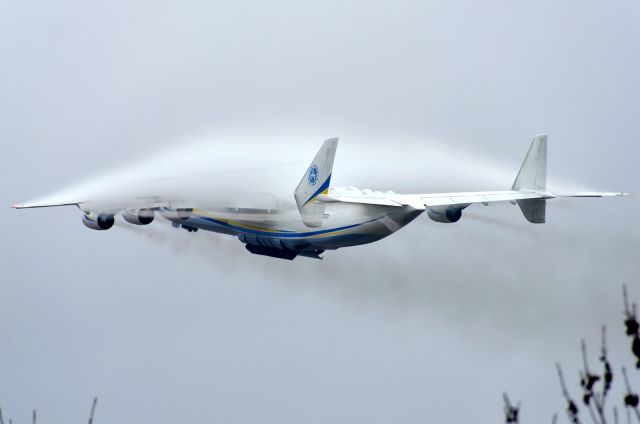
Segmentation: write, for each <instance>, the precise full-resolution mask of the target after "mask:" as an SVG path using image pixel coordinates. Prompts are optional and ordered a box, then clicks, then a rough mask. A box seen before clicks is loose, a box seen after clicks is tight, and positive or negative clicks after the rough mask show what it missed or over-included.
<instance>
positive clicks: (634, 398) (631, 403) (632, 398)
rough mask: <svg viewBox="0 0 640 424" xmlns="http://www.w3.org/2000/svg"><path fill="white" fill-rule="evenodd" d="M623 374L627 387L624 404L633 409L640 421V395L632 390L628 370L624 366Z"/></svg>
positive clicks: (639, 421)
mask: <svg viewBox="0 0 640 424" xmlns="http://www.w3.org/2000/svg"><path fill="white" fill-rule="evenodd" d="M622 376H623V377H624V384H625V386H626V387H627V394H626V395H625V397H624V406H625V407H627V408H629V409H631V410H633V411H634V412H635V414H636V418H638V423H640V411H639V410H638V403H639V399H638V395H637V394H636V393H634V392H632V391H631V384H629V378H628V377H627V370H626V369H625V367H622Z"/></svg>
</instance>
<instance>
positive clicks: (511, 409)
mask: <svg viewBox="0 0 640 424" xmlns="http://www.w3.org/2000/svg"><path fill="white" fill-rule="evenodd" d="M502 398H503V399H504V419H505V423H507V424H518V423H519V422H520V421H518V419H519V418H518V413H519V412H520V405H519V404H518V406H513V404H512V403H511V401H510V400H509V397H508V396H507V394H506V393H503V394H502Z"/></svg>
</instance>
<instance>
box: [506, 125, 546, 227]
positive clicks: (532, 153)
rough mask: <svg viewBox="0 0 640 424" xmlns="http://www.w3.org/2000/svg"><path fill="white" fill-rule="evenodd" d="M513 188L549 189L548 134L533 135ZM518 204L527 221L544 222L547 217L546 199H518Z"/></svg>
mask: <svg viewBox="0 0 640 424" xmlns="http://www.w3.org/2000/svg"><path fill="white" fill-rule="evenodd" d="M512 189H513V190H532V191H546V190H547V136H546V135H538V136H535V137H533V141H532V142H531V147H529V152H527V156H525V158H524V162H523V163H522V166H521V167H520V172H518V176H517V177H516V180H515V181H514V182H513V186H512ZM517 202H518V206H520V210H521V211H522V214H523V215H524V217H525V218H526V219H527V221H529V222H531V223H534V224H543V223H544V222H545V218H546V206H547V201H546V200H545V199H528V200H517Z"/></svg>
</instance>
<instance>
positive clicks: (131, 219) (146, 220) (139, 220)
mask: <svg viewBox="0 0 640 424" xmlns="http://www.w3.org/2000/svg"><path fill="white" fill-rule="evenodd" d="M154 216H155V215H154V212H153V210H151V209H125V210H123V211H122V217H123V218H124V220H125V221H127V222H128V223H130V224H133V225H148V224H151V223H152V222H153V218H154Z"/></svg>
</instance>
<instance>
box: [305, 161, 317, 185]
mask: <svg viewBox="0 0 640 424" xmlns="http://www.w3.org/2000/svg"><path fill="white" fill-rule="evenodd" d="M307 180H308V181H309V184H310V185H312V186H314V185H316V184H317V182H318V167H317V166H316V164H315V163H314V164H313V165H311V166H310V167H309V176H308V177H307Z"/></svg>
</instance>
